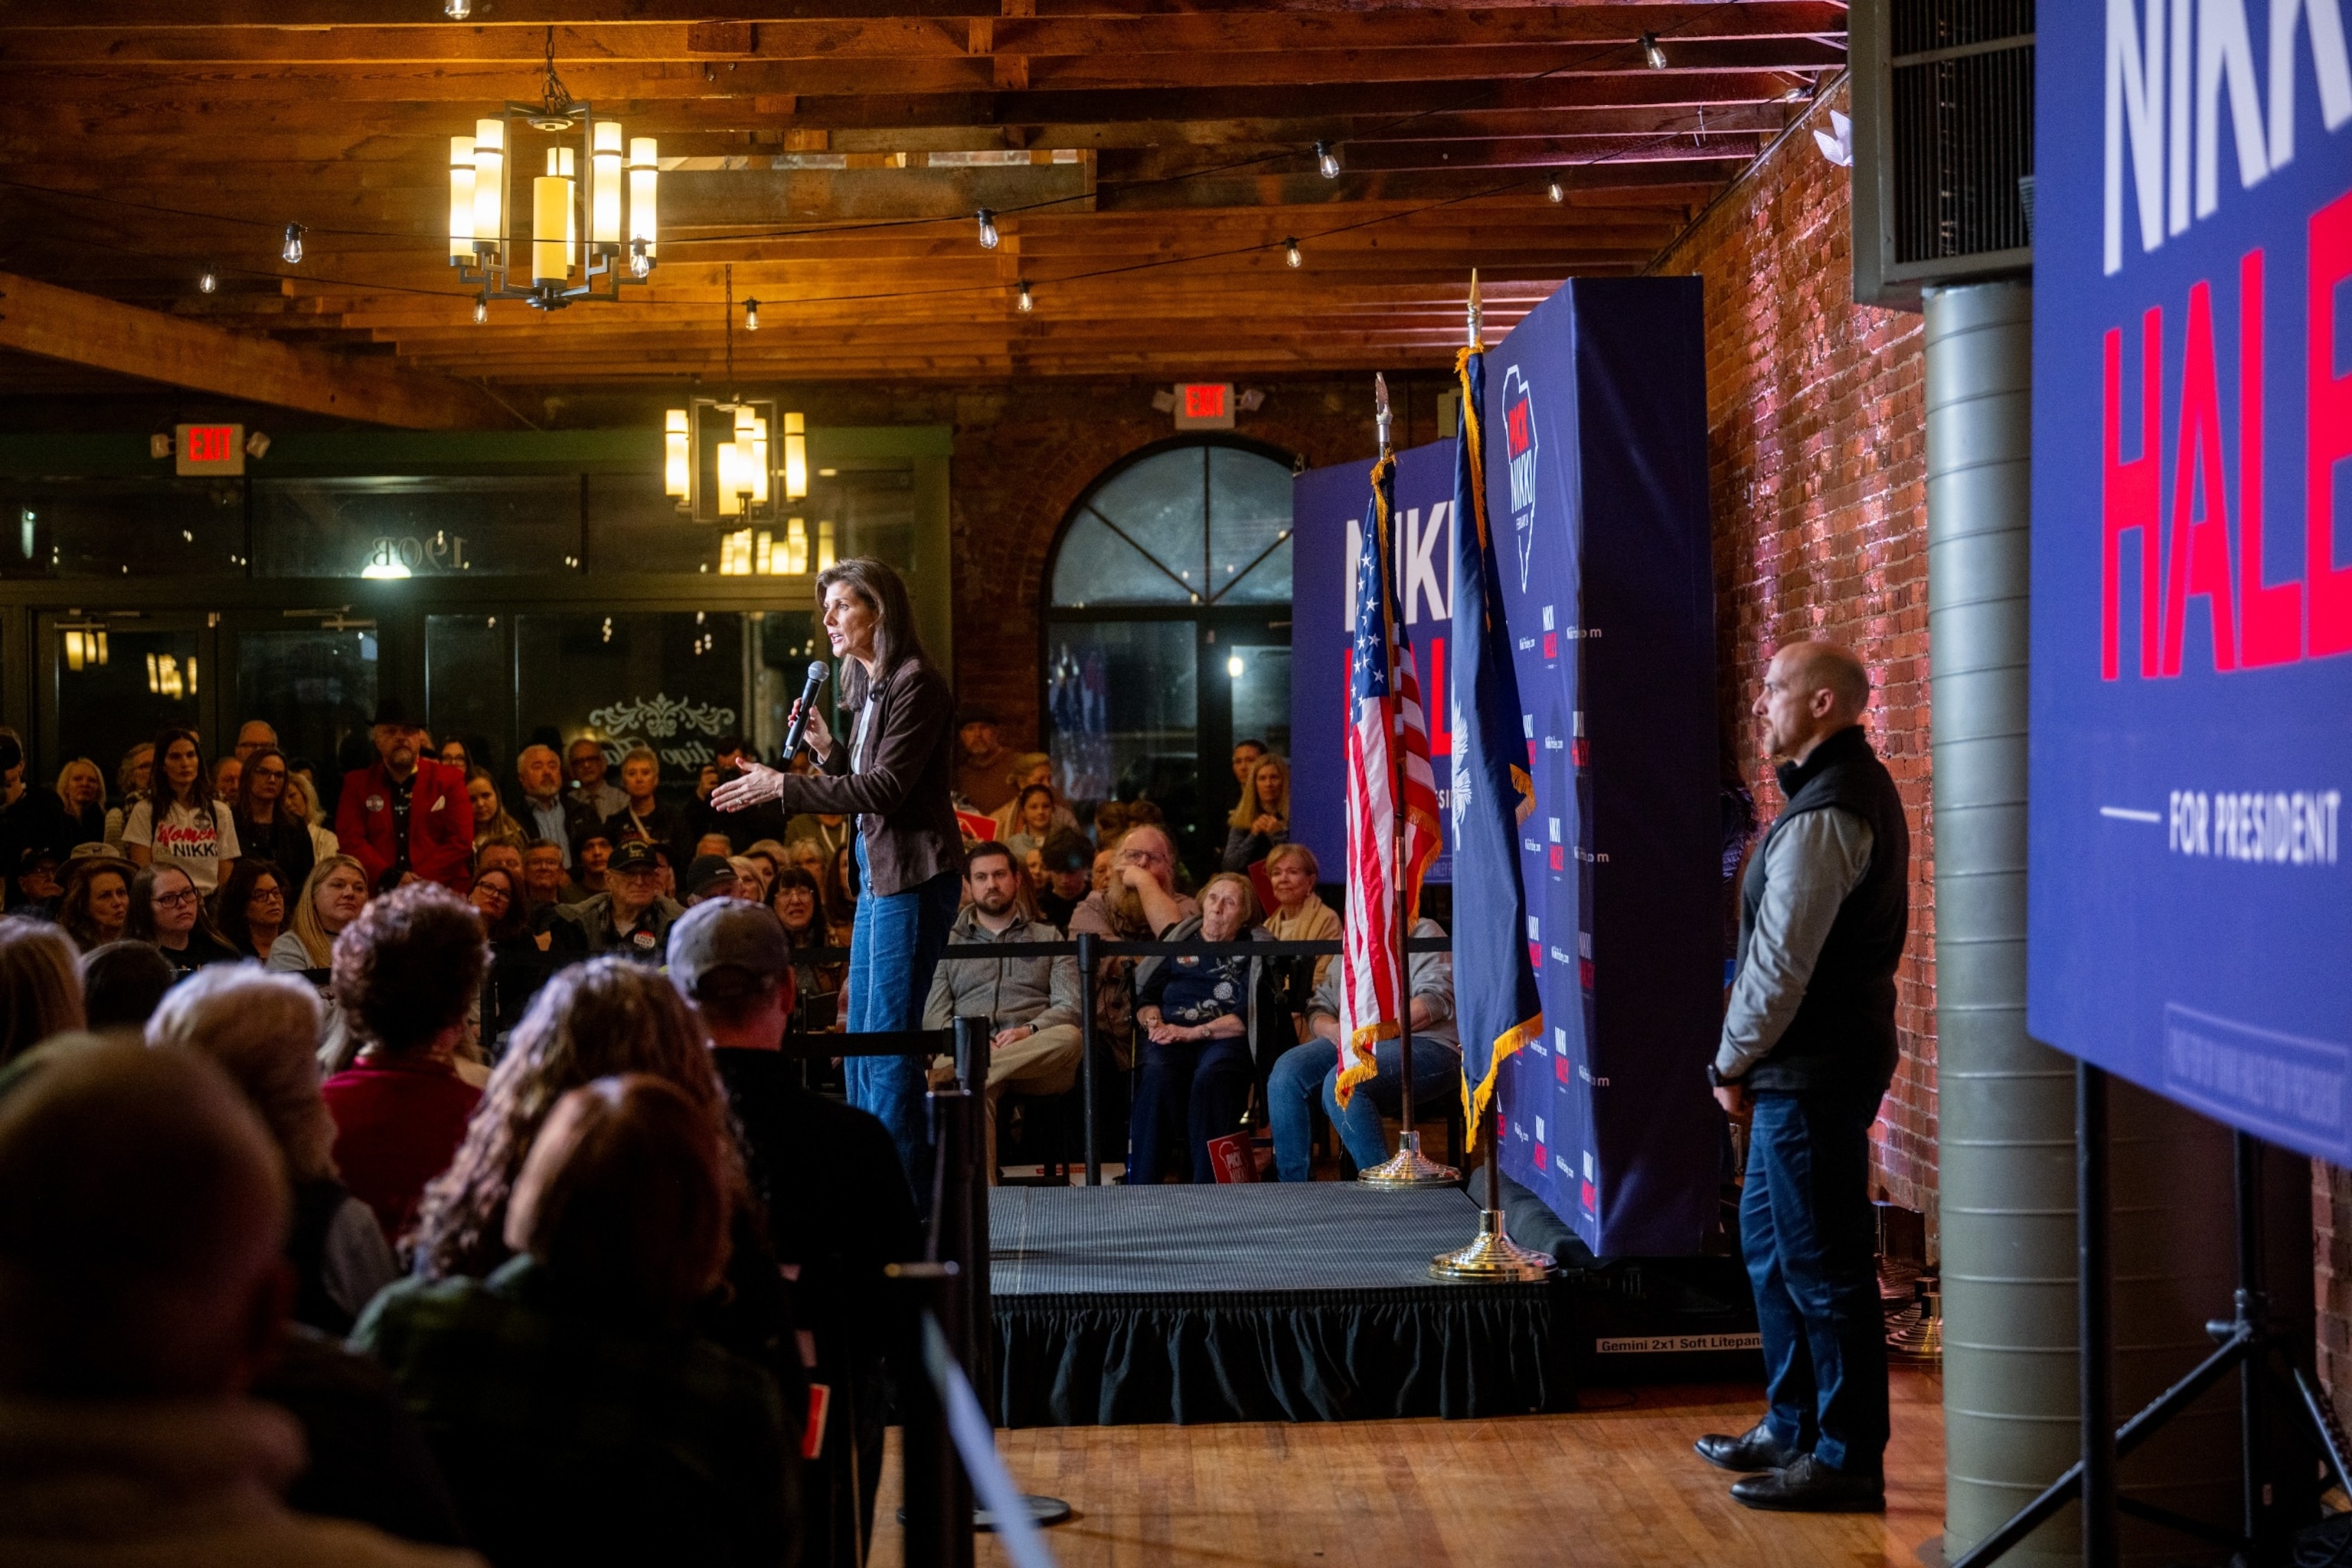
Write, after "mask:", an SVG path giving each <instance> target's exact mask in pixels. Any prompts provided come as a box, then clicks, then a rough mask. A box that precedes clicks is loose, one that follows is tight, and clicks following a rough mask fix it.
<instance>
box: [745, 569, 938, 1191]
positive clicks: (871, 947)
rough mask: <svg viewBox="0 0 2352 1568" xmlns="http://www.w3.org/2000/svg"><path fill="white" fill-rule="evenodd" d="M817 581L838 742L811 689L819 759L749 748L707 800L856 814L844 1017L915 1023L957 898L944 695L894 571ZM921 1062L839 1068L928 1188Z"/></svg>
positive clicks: (894, 1060)
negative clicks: (779, 761) (840, 720)
mask: <svg viewBox="0 0 2352 1568" xmlns="http://www.w3.org/2000/svg"><path fill="white" fill-rule="evenodd" d="M816 592H817V602H818V604H819V605H820V606H821V611H822V614H823V616H824V634H825V637H826V638H827V639H828V640H829V641H830V642H831V643H832V645H833V654H834V657H835V658H837V659H839V660H840V661H841V666H840V671H841V698H842V707H843V708H844V709H845V710H846V711H848V712H850V713H852V714H854V715H856V723H855V727H854V728H853V730H852V731H851V733H850V736H849V742H848V743H847V744H846V745H844V744H843V743H842V742H841V741H840V740H839V739H838V738H837V737H836V736H835V734H834V733H833V731H832V730H831V729H830V728H829V727H828V726H827V725H826V723H825V721H824V717H823V715H822V713H821V712H819V711H817V710H816V707H817V705H816V704H815V703H814V702H812V703H811V704H810V708H811V711H810V713H809V716H808V730H807V734H806V737H805V738H806V742H807V744H808V747H809V750H810V752H812V753H813V754H814V756H815V758H816V761H817V764H818V766H819V768H820V769H821V770H822V771H821V772H818V773H782V772H779V771H777V770H776V769H774V768H771V767H764V766H762V765H761V764H759V763H753V762H751V761H749V760H748V759H747V760H746V761H745V763H744V764H743V772H742V773H741V774H740V776H739V777H737V778H734V779H730V781H728V782H727V783H725V784H721V785H719V788H718V790H717V791H716V792H714V793H713V794H712V795H711V797H710V804H711V805H714V806H717V807H718V808H719V810H720V811H740V810H742V809H744V808H745V807H746V806H752V805H759V804H761V802H763V801H773V802H775V803H776V804H778V805H781V806H782V807H783V809H784V810H785V811H787V812H820V813H839V814H841V815H843V816H850V817H853V818H854V819H855V820H856V825H857V836H856V851H855V853H856V863H857V891H858V900H857V918H856V924H855V925H854V926H853V927H852V928H851V936H850V940H849V1027H850V1029H851V1031H852V1032H853V1033H859V1034H863V1033H868V1032H877V1031H884V1030H890V1029H912V1028H915V1027H917V1026H919V1019H920V1018H921V1016H922V1010H923V999H924V997H926V996H927V995H929V994H930V989H931V971H932V970H933V969H934V968H936V967H937V966H938V964H939V961H940V953H941V952H943V951H944V950H945V949H946V946H947V936H948V926H949V924H950V922H951V921H953V920H954V919H955V912H956V906H957V904H958V903H959V901H960V900H961V885H962V878H963V836H962V834H961V831H959V829H958V828H957V826H956V816H955V808H954V806H953V805H951V804H950V801H949V798H948V795H949V790H950V781H951V780H952V779H953V777H954V767H955V696H954V693H953V692H952V691H950V689H949V687H948V682H947V678H946V677H944V676H942V675H941V674H940V671H939V669H938V668H937V667H935V666H934V665H933V664H932V663H931V661H930V659H929V657H928V656H926V655H925V654H924V652H923V644H922V639H921V638H920V637H919V636H918V635H917V633H916V630H915V616H914V607H913V605H912V604H911V603H910V602H909V601H908V596H907V584H906V583H905V582H904V581H903V580H902V579H901V578H900V577H899V575H898V573H897V572H895V571H893V570H891V569H890V568H889V567H888V566H887V565H885V564H884V563H881V562H879V561H876V560H873V559H871V558H869V557H865V556H856V557H852V558H851V559H849V560H846V561H842V562H839V563H835V565H832V566H829V567H827V568H825V570H824V571H823V572H821V573H819V574H817V579H816ZM788 760H789V759H788ZM927 1068H928V1064H927V1063H926V1062H925V1061H924V1059H923V1058H921V1057H920V1056H908V1057H850V1058H847V1059H846V1061H845V1064H844V1068H843V1072H844V1076H845V1080H846V1083H847V1086H848V1090H849V1102H850V1103H851V1104H852V1105H855V1106H857V1107H859V1108H860V1109H861V1110H869V1111H872V1112H873V1113H874V1114H875V1115H876V1116H878V1117H880V1118H881V1119H882V1124H883V1125H884V1126H886V1127H887V1128H888V1129H889V1130H890V1137H891V1140H892V1141H893V1142H896V1143H897V1144H898V1158H899V1161H900V1163H903V1164H904V1165H905V1166H906V1169H907V1179H908V1181H909V1182H910V1183H912V1184H913V1185H914V1189H915V1191H916V1192H917V1193H918V1194H924V1193H928V1192H929V1190H930V1170H929V1132H928V1130H927V1127H926V1121H927V1118H926V1116H925V1113H924V1105H923V1095H924V1091H925V1089H926V1088H927V1082H926V1071H927Z"/></svg>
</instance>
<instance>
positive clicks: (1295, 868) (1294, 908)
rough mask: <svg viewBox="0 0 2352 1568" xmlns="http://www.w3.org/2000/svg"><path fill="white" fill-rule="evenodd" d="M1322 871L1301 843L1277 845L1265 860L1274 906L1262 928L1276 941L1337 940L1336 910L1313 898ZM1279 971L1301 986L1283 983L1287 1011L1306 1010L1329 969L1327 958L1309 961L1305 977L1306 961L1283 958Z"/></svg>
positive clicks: (1312, 855) (1279, 964) (1312, 852)
mask: <svg viewBox="0 0 2352 1568" xmlns="http://www.w3.org/2000/svg"><path fill="white" fill-rule="evenodd" d="M1322 874H1323V868H1322V867H1321V866H1320V865H1318V863H1317V861H1316V859H1315V851H1314V850H1312V849H1309V848H1308V847H1307V846H1306V845H1304V844H1277V845H1276V846H1275V847H1273V848H1272V849H1271V850H1269V851H1267V853H1266V857H1265V879H1266V882H1267V883H1268V884H1269V885H1270V886H1271V887H1272V888H1273V889H1274V898H1275V907H1274V910H1273V912H1272V913H1271V914H1269V915H1267V916H1266V918H1265V929H1266V930H1267V931H1272V932H1273V933H1274V940H1275V941H1276V942H1337V941H1338V940H1339V910H1335V909H1333V908H1332V907H1331V906H1330V905H1328V904H1327V903H1325V902H1324V901H1323V900H1321V899H1320V898H1318V896H1317V895H1316V891H1315V888H1316V884H1317V883H1318V881H1319V880H1320V879H1321V878H1322ZM1276 967H1277V969H1279V970H1290V971H1296V972H1297V976H1298V978H1300V979H1303V980H1304V984H1303V985H1299V984H1286V986H1285V989H1286V991H1288V992H1289V993H1290V999H1291V1010H1292V1011H1293V1012H1295V1013H1305V1012H1306V1011H1307V998H1308V997H1309V996H1312V995H1313V994H1315V987H1317V986H1318V985H1320V984H1323V974H1324V972H1325V971H1326V970H1328V969H1329V968H1330V967H1331V960H1330V959H1329V958H1328V956H1327V957H1323V958H1318V959H1315V960H1313V961H1312V968H1313V971H1314V973H1313V974H1312V976H1311V977H1309V976H1307V974H1306V971H1307V968H1308V967H1309V961H1307V960H1305V959H1286V960H1282V961H1280V962H1279V963H1277V965H1276Z"/></svg>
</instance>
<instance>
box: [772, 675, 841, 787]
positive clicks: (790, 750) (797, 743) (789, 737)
mask: <svg viewBox="0 0 2352 1568" xmlns="http://www.w3.org/2000/svg"><path fill="white" fill-rule="evenodd" d="M832 673H833V668H832V667H831V666H830V665H828V664H826V663H825V662H824V660H823V659H821V658H813V659H811V660H809V667H808V684H807V685H806V686H803V687H802V688H801V699H800V700H799V701H797V702H795V703H793V711H792V717H791V719H790V720H789V721H786V723H785V725H784V766H786V767H788V768H789V767H791V766H792V765H793V756H794V754H795V753H797V752H799V751H800V749H801V738H802V736H803V735H805V734H806V733H807V732H808V721H809V704H810V703H812V702H814V701H815V700H816V694H817V693H818V692H819V691H821V690H823V689H824V682H825V678H826V677H827V676H829V675H831V674H832Z"/></svg>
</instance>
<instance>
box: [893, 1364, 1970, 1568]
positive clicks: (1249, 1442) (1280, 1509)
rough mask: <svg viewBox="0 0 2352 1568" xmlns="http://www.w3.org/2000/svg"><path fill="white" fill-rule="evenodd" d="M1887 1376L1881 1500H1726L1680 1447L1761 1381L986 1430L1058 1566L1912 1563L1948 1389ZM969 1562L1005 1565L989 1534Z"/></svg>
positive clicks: (1924, 1529) (1939, 1454)
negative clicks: (1326, 1413)
mask: <svg viewBox="0 0 2352 1568" xmlns="http://www.w3.org/2000/svg"><path fill="white" fill-rule="evenodd" d="M1894 1393H1895V1442H1894V1446H1893V1447H1892V1448H1891V1449H1890V1450H1889V1452H1888V1454H1887V1457H1886V1458H1887V1487H1886V1492H1887V1499H1886V1500H1887V1510H1886V1513H1885V1517H1883V1518H1881V1517H1877V1516H1874V1515H1859V1516H1828V1515H1823V1516H1802V1515H1788V1514H1766V1513H1755V1512H1752V1511H1750V1510H1747V1509H1744V1508H1741V1507H1740V1506H1739V1505H1738V1504H1737V1503H1735V1502H1733V1501H1732V1500H1731V1499H1730V1497H1729V1496H1728V1495H1727V1488H1728V1486H1729V1485H1730V1482H1731V1480H1732V1478H1731V1477H1730V1476H1727V1475H1726V1474H1724V1473H1723V1472H1722V1471H1719V1470H1717V1469H1714V1468H1710V1467H1709V1466H1707V1465H1706V1464H1705V1463H1703V1462H1702V1461H1701V1460H1700V1459H1699V1458H1697V1457H1696V1455H1694V1454H1693V1453H1692V1452H1691V1448H1690V1446H1691V1442H1692V1440H1693V1439H1694V1438H1696V1437H1697V1436H1699V1435H1700V1434H1701V1433H1703V1432H1735V1431H1740V1430H1743V1429H1745V1428H1746V1427H1747V1426H1748V1424H1749V1423H1750V1422H1752V1421H1753V1420H1754V1419H1755V1418H1756V1415H1757V1414H1758V1411H1759V1407H1760V1391H1759V1389H1757V1388H1756V1387H1754V1386H1720V1385H1718V1386H1696V1387H1671V1388H1646V1389H1641V1390H1638V1391H1622V1390H1613V1389H1596V1390H1592V1391H1591V1392H1590V1394H1589V1396H1588V1404H1589V1405H1590V1408H1588V1409H1585V1410H1582V1411H1579V1412H1578V1413H1577V1414H1575V1415H1528V1416H1519V1417H1515V1418H1512V1419H1507V1420H1498V1421H1369V1422H1352V1423H1330V1424H1315V1425H1300V1426H1289V1425H1266V1426H1065V1427H1042V1428H1031V1429H1027V1430H1023V1431H1018V1432H1002V1433H999V1434H998V1435H997V1441H998V1447H999V1449H1000V1451H1001V1452H1002V1453H1003V1456H1004V1460H1005V1464H1006V1466H1007V1468H1010V1469H1011V1470H1012V1472H1013V1479H1014V1481H1015V1482H1016V1483H1018V1484H1019V1485H1020V1486H1021V1487H1022V1488H1023V1489H1024V1490H1027V1491H1032V1492H1043V1493H1047V1494H1050V1495H1052V1496H1055V1497H1059V1498H1062V1499H1064V1500H1066V1501H1068V1502H1069V1503H1070V1504H1071V1506H1072V1507H1073V1508H1075V1509H1076V1510H1077V1517H1076V1519H1074V1520H1072V1521H1070V1522H1068V1523H1066V1524H1064V1525H1060V1526H1058V1527H1056V1528H1055V1529H1053V1530H1051V1531H1047V1532H1046V1537H1045V1539H1046V1542H1047V1544H1048V1545H1049V1546H1051V1547H1052V1549H1053V1551H1054V1553H1055V1558H1056V1559H1057V1560H1058V1562H1059V1563H1062V1564H1063V1565H1064V1568H1081V1565H1084V1568H1114V1565H1116V1568H1147V1565H1149V1568H1159V1565H1162V1564H1166V1565H1171V1568H1174V1565H1182V1568H1223V1565H1225V1564H1232V1565H1234V1568H1242V1565H1255V1564H1292V1565H1296V1568H1444V1565H1448V1564H1458V1565H1459V1568H1509V1565H1512V1564H1519V1563H1526V1564H1530V1565H1532V1564H1547V1565H1549V1564H1570V1565H1573V1568H1617V1565H1619V1564H1633V1563H1737V1564H1739V1565H1740V1568H1750V1565H1759V1568H1762V1565H1769V1568H1862V1565H1865V1564H1867V1565H1871V1568H1877V1565H1880V1564H1885V1565H1886V1568H1917V1564H1918V1563H1919V1558H1918V1555H1917V1553H1918V1549H1919V1546H1920V1544H1921V1542H1925V1541H1927V1539H1928V1538H1929V1537H1931V1536H1934V1535H1937V1534H1938V1533H1939V1532H1940V1531H1942V1529H1943V1514H1944V1421H1943V1405H1942V1401H1943V1388H1942V1384H1941V1380H1940V1379H1939V1378H1937V1376H1935V1375H1934V1374H1932V1373H1921V1372H1908V1371H1898V1372H1897V1373H1895V1388H1894ZM893 1436H894V1439H895V1436H896V1435H895V1434H893ZM886 1476H887V1479H886V1480H885V1482H884V1486H883V1497H882V1505H881V1507H880V1508H879V1509H877V1518H878V1519H879V1520H880V1521H883V1522H882V1523H881V1525H880V1528H879V1529H878V1530H877V1537H878V1539H877V1541H876V1542H875V1551H874V1553H873V1556H872V1559H871V1561H872V1563H874V1565H875V1568H899V1563H900V1551H899V1547H900V1542H899V1541H898V1531H897V1529H896V1527H895V1526H894V1525H892V1524H890V1523H888V1522H887V1521H890V1520H891V1519H892V1518H894V1517H895V1514H896V1510H897V1506H898V1505H897V1498H896V1493H897V1490H898V1487H897V1479H898V1478H897V1460H896V1458H895V1457H894V1458H893V1459H892V1460H891V1465H890V1468H889V1469H888V1470H887V1472H886ZM980 1562H981V1563H982V1564H983V1565H989V1564H1002V1563H1005V1562H1006V1558H1005V1556H1004V1553H1003V1552H1002V1551H1001V1550H999V1549H998V1548H997V1546H996V1544H995V1542H994V1541H993V1539H992V1537H989V1536H985V1535H983V1536H982V1537H981V1548H980Z"/></svg>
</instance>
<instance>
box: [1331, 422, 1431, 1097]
mask: <svg viewBox="0 0 2352 1568" xmlns="http://www.w3.org/2000/svg"><path fill="white" fill-rule="evenodd" d="M1395 486H1396V459H1395V458H1392V457H1391V456H1389V455H1388V454H1387V453H1382V454H1381V460H1380V461H1379V462H1378V463H1377V464H1375V465H1374V466H1373V468H1372V499H1371V504H1370V506H1369V507H1368V508H1367V509H1366V510H1365V513H1364V527H1363V534H1362V539H1361V541H1360V544H1359V547H1358V549H1357V552H1356V595H1355V598H1356V623H1355V635H1354V637H1353V638H1352V640H1351V642H1350V645H1349V657H1348V720H1349V722H1348V913H1347V922H1346V930H1345V931H1344V933H1343V935H1342V939H1341V942H1340V955H1339V957H1340V963H1341V964H1342V966H1343V967H1342V970H1341V973H1340V981H1339V1042H1340V1044H1339V1086H1338V1093H1339V1103H1340V1104H1341V1105H1345V1104H1347V1103H1348V1098H1349V1094H1350V1093H1351V1092H1352V1091H1353V1090H1354V1089H1355V1087H1356V1085H1358V1084H1359V1083H1362V1082H1365V1081H1367V1080H1368V1079H1370V1078H1371V1077H1372V1076H1373V1074H1374V1073H1375V1072H1376V1071H1378V1070H1379V1069H1378V1066H1377V1062H1376V1059H1375V1058H1374V1055H1373V1052H1374V1049H1375V1047H1377V1046H1378V1044H1379V1043H1380V1042H1381V1041H1382V1040H1391V1039H1394V1038H1395V1037H1396V1036H1397V1018H1398V1015H1399V1012H1400V1010H1401V1009H1402V1007H1403V1005H1404V1004H1405V1001H1406V999H1407V996H1408V994H1409V992H1408V988H1407V987H1406V986H1405V984H1403V981H1404V975H1403V963H1404V951H1403V948H1402V943H1401V942H1400V941H1399V937H1400V935H1401V932H1400V931H1399V929H1398V921H1397V909H1398V904H1399V901H1400V900H1402V904H1403V907H1404V910H1405V923H1406V924H1407V925H1410V924H1411V923H1412V921H1413V919H1415V918H1416V917H1417V916H1418V915H1419V914H1420V912H1421V879H1422V874H1423V872H1425V871H1427V870H1428V869H1429V863H1430V861H1432V860H1433V859H1434V858H1436V857H1437V851H1438V847H1439V842H1440V840H1439V828H1438V821H1437V784H1436V779H1435V776H1434V775H1433V773H1431V771H1430V766H1429V726H1428V723H1427V721H1425V720H1424V719H1423V715H1422V710H1421V681H1420V679H1419V678H1418V677H1417V675H1416V674H1415V672H1414V669H1413V663H1412V647H1411V646H1410V645H1408V644H1407V642H1406V641H1405V636H1404V616H1403V614H1402V609H1401V607H1400V606H1399V605H1398V603H1397V595H1396V580H1395V577H1394V575H1393V574H1392V573H1391V570H1390V563H1391V559H1392V555H1391V549H1390V542H1389V541H1390V519H1391V515H1392V513H1393V512H1394V510H1395ZM1400 751H1402V756H1403V764H1404V766H1403V773H1404V800H1403V812H1402V817H1403V821H1402V828H1403V832H1404V845H1403V850H1404V852H1403V855H1402V857H1401V858H1400V856H1399V855H1398V853H1397V832H1398V828H1399V821H1398V817H1399V812H1398V809H1397V808H1398V802H1397V797H1396V787H1397V762H1398V752H1400Z"/></svg>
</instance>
